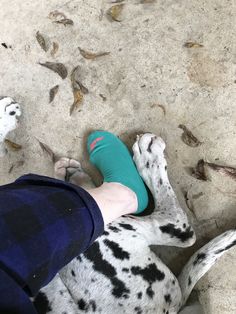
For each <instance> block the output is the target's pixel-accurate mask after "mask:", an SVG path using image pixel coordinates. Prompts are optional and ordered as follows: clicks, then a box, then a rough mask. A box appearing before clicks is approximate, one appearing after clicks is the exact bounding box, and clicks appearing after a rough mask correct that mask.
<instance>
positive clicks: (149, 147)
mask: <svg viewBox="0 0 236 314" xmlns="http://www.w3.org/2000/svg"><path fill="white" fill-rule="evenodd" d="M152 144H153V137H152V138H151V141H150V143H149V144H148V148H147V151H148V152H149V153H151V152H152V150H151V146H152Z"/></svg>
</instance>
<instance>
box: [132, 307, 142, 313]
mask: <svg viewBox="0 0 236 314" xmlns="http://www.w3.org/2000/svg"><path fill="white" fill-rule="evenodd" d="M134 311H135V312H136V313H137V314H142V313H143V311H142V309H141V307H140V306H136V307H135V308H134Z"/></svg>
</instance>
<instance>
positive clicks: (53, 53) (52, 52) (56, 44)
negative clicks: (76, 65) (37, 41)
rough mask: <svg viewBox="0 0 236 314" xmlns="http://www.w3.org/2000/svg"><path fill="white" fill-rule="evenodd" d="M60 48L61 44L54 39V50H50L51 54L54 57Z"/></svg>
mask: <svg viewBox="0 0 236 314" xmlns="http://www.w3.org/2000/svg"><path fill="white" fill-rule="evenodd" d="M58 49H59V44H58V43H56V42H55V41H54V42H53V43H52V50H51V52H50V54H51V56H52V57H54V56H55V54H56V53H57V51H58Z"/></svg>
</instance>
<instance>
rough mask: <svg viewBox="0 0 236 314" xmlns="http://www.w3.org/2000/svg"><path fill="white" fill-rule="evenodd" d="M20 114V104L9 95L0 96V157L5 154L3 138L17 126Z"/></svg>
mask: <svg viewBox="0 0 236 314" xmlns="http://www.w3.org/2000/svg"><path fill="white" fill-rule="evenodd" d="M20 115H21V109H20V105H19V104H18V103H17V102H15V101H14V100H13V99H12V98H10V97H1V96H0V157H2V156H4V155H5V154H6V152H7V151H6V148H5V144H4V140H5V138H6V136H7V134H8V133H9V132H10V131H12V130H14V129H15V128H16V127H17V124H18V120H17V117H19V116H20Z"/></svg>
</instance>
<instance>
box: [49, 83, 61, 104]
mask: <svg viewBox="0 0 236 314" xmlns="http://www.w3.org/2000/svg"><path fill="white" fill-rule="evenodd" d="M58 90H59V85H55V86H54V87H52V88H51V89H50V91H49V103H51V102H52V101H53V100H54V98H55V96H56V94H57V93H58Z"/></svg>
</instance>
